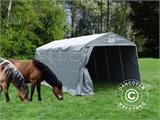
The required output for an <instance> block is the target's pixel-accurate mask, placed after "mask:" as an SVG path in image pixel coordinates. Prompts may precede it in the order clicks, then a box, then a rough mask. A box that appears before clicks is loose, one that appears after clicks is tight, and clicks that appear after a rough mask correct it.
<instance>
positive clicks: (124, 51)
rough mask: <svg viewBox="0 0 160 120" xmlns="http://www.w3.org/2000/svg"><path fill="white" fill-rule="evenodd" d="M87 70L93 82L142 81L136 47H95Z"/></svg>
mask: <svg viewBox="0 0 160 120" xmlns="http://www.w3.org/2000/svg"><path fill="white" fill-rule="evenodd" d="M87 68H88V71H89V74H90V76H91V78H92V81H93V82H94V81H108V82H109V81H110V82H111V81H112V82H113V81H116V82H122V81H124V80H127V79H136V80H140V76H139V68H138V61H137V57H136V50H135V47H134V46H98V47H94V48H93V50H92V53H91V56H90V59H89V62H88V64H87Z"/></svg>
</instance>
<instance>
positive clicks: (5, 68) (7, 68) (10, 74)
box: [0, 58, 28, 90]
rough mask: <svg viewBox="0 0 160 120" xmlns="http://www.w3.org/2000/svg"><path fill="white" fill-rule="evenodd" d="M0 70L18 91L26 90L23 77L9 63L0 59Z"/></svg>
mask: <svg viewBox="0 0 160 120" xmlns="http://www.w3.org/2000/svg"><path fill="white" fill-rule="evenodd" d="M0 68H1V70H0V71H1V72H4V75H5V77H6V78H7V79H8V80H13V82H14V83H15V84H16V86H17V88H18V89H24V90H27V89H28V86H27V85H26V81H25V79H24V77H23V75H22V74H21V72H20V71H19V70H18V69H17V68H16V67H15V66H14V65H13V64H12V63H11V62H10V61H8V60H6V59H4V58H0Z"/></svg>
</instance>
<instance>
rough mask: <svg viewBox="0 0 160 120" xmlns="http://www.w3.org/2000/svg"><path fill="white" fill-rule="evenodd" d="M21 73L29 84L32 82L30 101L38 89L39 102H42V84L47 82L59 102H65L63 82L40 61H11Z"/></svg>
mask: <svg viewBox="0 0 160 120" xmlns="http://www.w3.org/2000/svg"><path fill="white" fill-rule="evenodd" d="M10 61H11V62H12V63H13V64H14V65H15V66H16V67H17V68H18V69H19V71H21V73H22V75H23V76H24V78H25V80H26V81H27V83H30V82H31V94H30V101H32V96H33V93H34V89H35V86H36V87H37V93H38V100H39V101H41V82H42V81H43V80H45V81H46V82H47V83H48V84H49V85H50V86H51V87H52V91H53V93H54V95H55V96H56V97H57V99H58V100H63V92H62V82H61V81H59V80H58V78H57V77H56V76H55V74H54V73H53V72H52V71H51V70H50V69H49V67H47V66H46V65H45V64H43V63H42V62H40V61H38V60H28V61H19V60H10Z"/></svg>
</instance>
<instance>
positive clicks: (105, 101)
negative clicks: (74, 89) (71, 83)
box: [0, 59, 160, 120]
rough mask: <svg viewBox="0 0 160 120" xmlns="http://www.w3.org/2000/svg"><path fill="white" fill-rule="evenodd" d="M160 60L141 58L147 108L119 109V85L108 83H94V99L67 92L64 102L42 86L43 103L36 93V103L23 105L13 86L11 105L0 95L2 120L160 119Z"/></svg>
mask: <svg viewBox="0 0 160 120" xmlns="http://www.w3.org/2000/svg"><path fill="white" fill-rule="evenodd" d="M157 66H160V60H158V59H140V70H141V79H142V83H143V84H144V85H145V87H146V88H147V91H148V101H147V104H146V106H145V107H144V109H142V110H140V111H136V112H126V111H123V110H120V109H118V108H117V101H116V98H115V93H116V88H117V86H116V85H113V84H109V83H107V82H105V83H98V82H97V84H94V88H95V95H94V96H71V95H69V94H67V93H65V95H64V100H63V101H58V100H57V99H56V97H55V96H54V95H53V93H52V90H51V89H50V88H49V87H44V86H42V101H41V102H39V101H38V100H37V92H35V95H34V98H33V101H32V102H27V103H21V102H20V100H19V98H18V97H17V91H16V89H15V88H14V87H13V86H11V87H10V90H9V95H10V98H11V101H10V103H5V97H4V95H3V94H2V95H1V96H0V116H1V117H0V119H1V120H15V119H16V120H54V119H56V120H71V119H75V120H86V119H89V120H90V119H91V120H95V119H102V120H106V119H109V120H111V119H112V120H144V119H145V120H159V119H160V115H159V112H160V109H159V107H160V105H159V91H160V87H159V84H160V76H159V72H158V71H159V70H158V69H159V68H158V67H157Z"/></svg>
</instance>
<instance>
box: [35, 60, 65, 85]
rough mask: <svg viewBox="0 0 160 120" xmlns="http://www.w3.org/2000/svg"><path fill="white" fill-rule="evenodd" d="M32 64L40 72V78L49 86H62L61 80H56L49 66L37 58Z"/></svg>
mask: <svg viewBox="0 0 160 120" xmlns="http://www.w3.org/2000/svg"><path fill="white" fill-rule="evenodd" d="M33 64H34V65H35V67H36V68H37V69H38V70H40V71H41V72H42V78H43V80H45V81H46V82H47V83H48V84H49V85H51V86H53V85H54V86H58V87H61V88H62V82H61V81H59V80H58V78H57V77H56V75H55V74H54V73H53V72H52V71H51V70H50V68H49V67H48V66H47V65H45V64H43V63H42V62H40V61H39V60H36V59H34V60H33Z"/></svg>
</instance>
